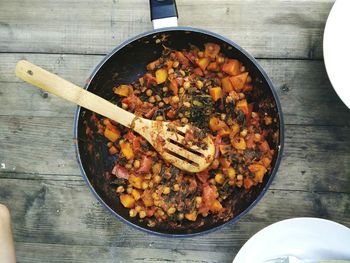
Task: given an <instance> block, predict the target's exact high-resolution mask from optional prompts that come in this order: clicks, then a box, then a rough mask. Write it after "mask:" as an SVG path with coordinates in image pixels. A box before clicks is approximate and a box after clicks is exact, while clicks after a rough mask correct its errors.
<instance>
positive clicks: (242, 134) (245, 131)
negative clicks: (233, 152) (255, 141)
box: [241, 129, 248, 137]
mask: <svg viewBox="0 0 350 263" xmlns="http://www.w3.org/2000/svg"><path fill="white" fill-rule="evenodd" d="M247 133H248V130H247V129H243V131H241V136H242V137H246V136H247Z"/></svg>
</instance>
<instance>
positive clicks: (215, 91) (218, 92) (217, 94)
mask: <svg viewBox="0 0 350 263" xmlns="http://www.w3.org/2000/svg"><path fill="white" fill-rule="evenodd" d="M209 94H210V96H211V97H212V98H213V101H217V100H219V99H221V98H222V89H221V88H220V87H214V88H210V89H209Z"/></svg>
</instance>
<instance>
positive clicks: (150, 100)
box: [148, 96, 156, 103]
mask: <svg viewBox="0 0 350 263" xmlns="http://www.w3.org/2000/svg"><path fill="white" fill-rule="evenodd" d="M148 101H149V102H150V103H155V102H156V99H155V98H154V96H151V97H149V99H148Z"/></svg>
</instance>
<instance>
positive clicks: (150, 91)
mask: <svg viewBox="0 0 350 263" xmlns="http://www.w3.org/2000/svg"><path fill="white" fill-rule="evenodd" d="M152 94H153V91H152V90H151V89H148V90H146V95H147V96H148V97H151V96H152Z"/></svg>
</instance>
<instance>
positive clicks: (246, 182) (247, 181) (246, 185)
mask: <svg viewBox="0 0 350 263" xmlns="http://www.w3.org/2000/svg"><path fill="white" fill-rule="evenodd" d="M243 185H244V188H245V189H249V188H250V187H252V186H253V185H254V182H253V180H252V179H250V178H245V179H244V180H243Z"/></svg>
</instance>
